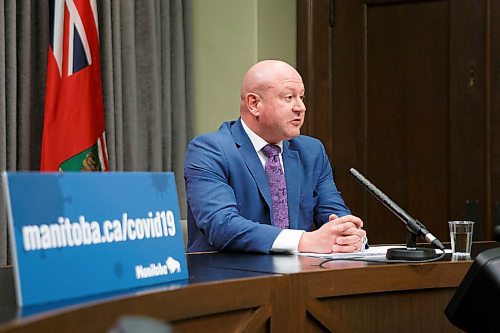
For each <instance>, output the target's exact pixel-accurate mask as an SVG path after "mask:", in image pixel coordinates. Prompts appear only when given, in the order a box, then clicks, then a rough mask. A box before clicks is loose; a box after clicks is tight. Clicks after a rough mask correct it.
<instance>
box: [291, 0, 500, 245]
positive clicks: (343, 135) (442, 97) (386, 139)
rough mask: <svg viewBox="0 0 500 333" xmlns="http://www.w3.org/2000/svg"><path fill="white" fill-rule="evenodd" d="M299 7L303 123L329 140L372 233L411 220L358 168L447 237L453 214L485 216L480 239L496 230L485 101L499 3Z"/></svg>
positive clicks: (323, 1)
mask: <svg viewBox="0 0 500 333" xmlns="http://www.w3.org/2000/svg"><path fill="white" fill-rule="evenodd" d="M297 6H298V7H297V9H298V10H297V15H298V50H297V55H298V69H299V71H300V72H301V73H302V75H303V78H304V81H305V85H306V96H307V97H306V104H307V106H308V111H307V114H306V119H307V120H306V124H305V125H304V132H305V133H306V134H309V135H312V136H315V137H318V138H320V139H321V140H322V141H323V142H324V143H325V147H326V149H327V152H328V154H329V156H330V160H331V162H332V164H333V166H334V171H335V180H336V182H337V185H338V187H339V188H340V190H341V191H342V193H343V196H344V198H345V200H346V202H347V203H348V206H349V207H350V208H351V210H352V211H353V213H354V214H355V215H358V216H360V217H361V218H362V219H363V220H364V221H365V224H366V229H367V232H368V234H369V239H370V240H371V242H373V243H402V242H405V236H406V229H405V228H404V225H403V224H401V222H400V221H399V220H398V219H397V218H396V217H395V216H394V215H393V214H391V213H390V212H389V211H388V210H387V209H386V208H385V207H384V206H383V205H382V204H381V203H380V202H378V201H377V200H376V199H375V198H374V197H373V196H371V195H370V194H368V193H367V192H366V190H365V189H364V188H363V187H362V186H361V185H360V184H358V183H357V182H356V181H355V180H354V178H353V177H352V176H351V175H350V174H349V169H350V168H351V167H354V168H356V169H357V170H358V171H360V172H361V173H362V174H364V175H365V176H366V177H367V178H368V179H369V180H371V182H372V183H374V184H375V185H376V186H378V187H379V189H381V190H382V191H383V192H384V193H385V194H386V195H388V196H389V197H390V198H391V199H393V200H394V201H395V202H396V203H397V204H398V205H399V206H401V207H402V208H403V209H404V210H406V212H408V213H409V214H410V215H411V216H413V217H415V218H417V219H419V220H420V221H421V222H422V223H423V224H425V225H426V226H427V227H428V229H429V230H430V231H431V232H432V233H433V234H434V235H436V236H437V237H438V238H440V239H441V240H442V241H449V234H448V225H447V221H448V220H452V219H473V220H475V221H477V222H478V225H477V228H476V230H475V231H476V232H475V236H476V237H475V238H476V239H491V238H492V237H493V231H492V230H493V225H492V217H491V215H492V213H491V212H492V211H493V205H494V198H493V197H494V195H493V196H492V192H494V188H495V186H496V187H497V189H498V185H495V184H492V172H493V175H496V177H497V179H498V171H496V172H494V169H492V167H494V165H495V160H494V159H495V158H496V159H498V147H497V146H498V144H496V143H495V142H493V140H494V138H495V137H497V138H498V135H497V134H496V133H495V131H494V129H495V128H496V129H498V128H499V127H498V116H497V115H495V113H494V110H493V109H494V108H495V107H493V106H491V102H488V101H493V99H492V96H495V94H489V93H488V91H489V89H490V88H491V86H489V84H490V80H489V74H488V75H487V70H491V69H490V68H489V64H490V63H491V60H490V58H489V57H488V56H487V55H488V54H489V53H488V52H489V51H490V46H491V45H490V43H493V42H491V41H492V39H489V38H491V34H490V29H489V26H488V24H489V23H488V22H489V21H492V20H491V18H490V16H491V15H492V13H494V12H495V11H496V12H498V9H497V8H496V7H495V6H491V4H490V2H487V1H486V0H442V1H430V0H429V1H423V0H422V1H415V0H412V1H406V0H336V1H334V0H298V1H297ZM490 7H491V8H490ZM492 8H493V10H492ZM497 26H498V24H497ZM488 73H490V72H488ZM496 99H497V100H498V93H497V94H496ZM496 109H497V112H498V108H496ZM494 120H496V125H495V124H493V126H492V121H494ZM488 133H489V134H488ZM495 152H496V155H495V154H493V153H495ZM492 156H493V157H494V159H493V161H492ZM495 156H496V157H495ZM496 165H497V167H498V165H499V164H498V161H496ZM497 183H498V180H497ZM497 200H498V197H497Z"/></svg>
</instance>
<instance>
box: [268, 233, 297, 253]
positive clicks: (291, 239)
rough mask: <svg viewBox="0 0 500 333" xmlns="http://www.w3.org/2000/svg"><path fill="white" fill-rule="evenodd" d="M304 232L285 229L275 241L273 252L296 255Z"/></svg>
mask: <svg viewBox="0 0 500 333" xmlns="http://www.w3.org/2000/svg"><path fill="white" fill-rule="evenodd" d="M304 232H305V231H304V230H296V229H283V231H281V232H280V233H279V234H278V237H276V239H275V240H274V243H273V246H272V248H271V252H277V253H283V252H286V253H295V252H297V250H298V248H299V242H300V238H301V237H302V234H303V233H304Z"/></svg>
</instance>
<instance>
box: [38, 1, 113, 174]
mask: <svg viewBox="0 0 500 333" xmlns="http://www.w3.org/2000/svg"><path fill="white" fill-rule="evenodd" d="M49 13H50V14H49V19H50V39H49V54H48V63H47V87H46V92H45V114H44V128H43V138H42V160H41V165H40V170H42V171H77V170H83V171H98V170H108V169H109V167H108V158H107V152H106V141H105V133H104V127H105V124H104V106H103V99H102V84H101V71H100V67H99V31H98V21H97V5H96V0H50V1H49Z"/></svg>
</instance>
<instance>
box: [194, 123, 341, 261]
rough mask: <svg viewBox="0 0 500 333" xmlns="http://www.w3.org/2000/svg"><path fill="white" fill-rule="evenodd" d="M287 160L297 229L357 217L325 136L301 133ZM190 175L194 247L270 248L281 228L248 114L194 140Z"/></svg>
mask: <svg viewBox="0 0 500 333" xmlns="http://www.w3.org/2000/svg"><path fill="white" fill-rule="evenodd" d="M283 165H284V169H285V177H286V185H287V194H288V195H287V196H288V210H289V222H290V228H291V229H302V230H306V231H311V230H313V229H314V228H317V227H319V226H321V225H322V224H323V223H325V222H326V221H328V216H329V215H330V214H333V213H335V214H337V215H338V216H343V215H347V214H350V211H349V209H348V208H347V207H346V205H345V203H344V201H343V199H342V197H341V196H340V193H339V192H338V190H337V188H336V186H335V183H334V181H333V173H332V168H331V166H330V162H329V160H328V156H327V155H326V152H325V149H324V147H323V145H322V144H321V142H320V141H319V140H317V139H314V138H312V137H308V136H303V135H301V136H299V137H297V138H294V139H292V140H289V141H284V142H283ZM184 178H185V181H186V193H187V201H188V252H195V251H213V250H223V249H226V250H237V251H252V252H261V253H269V251H270V250H271V248H272V245H273V242H274V240H275V239H276V237H277V236H278V234H279V233H280V231H281V229H279V228H278V227H274V226H273V225H272V216H273V214H272V201H271V197H270V195H269V189H268V185H267V179H266V174H265V171H264V168H263V166H262V163H261V161H260V160H259V157H258V155H257V152H256V151H255V149H254V147H253V145H252V142H251V141H250V138H249V137H248V135H247V134H246V133H245V130H244V129H243V126H242V124H241V120H240V119H238V120H237V121H232V122H226V123H223V124H222V125H221V127H220V128H219V130H218V131H217V132H213V133H208V134H204V135H202V136H199V137H197V138H195V139H194V140H193V141H192V142H191V143H190V144H189V146H188V150H187V153H186V159H185V165H184Z"/></svg>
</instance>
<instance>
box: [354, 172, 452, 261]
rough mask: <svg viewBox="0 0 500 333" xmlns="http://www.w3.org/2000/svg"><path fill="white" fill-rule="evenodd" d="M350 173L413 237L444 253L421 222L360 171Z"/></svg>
mask: <svg viewBox="0 0 500 333" xmlns="http://www.w3.org/2000/svg"><path fill="white" fill-rule="evenodd" d="M349 172H350V173H351V175H353V176H354V178H356V180H357V181H359V182H360V183H361V184H362V185H363V186H364V187H365V188H366V189H367V190H368V191H369V192H370V193H371V194H373V196H375V198H377V199H378V200H379V201H380V202H382V204H383V205H384V206H385V207H387V208H388V209H389V210H390V211H391V212H392V213H393V214H394V215H396V216H397V217H398V218H399V219H400V220H401V221H402V222H403V223H404V224H405V225H406V228H407V229H408V230H409V231H410V233H411V234H412V235H413V237H415V236H421V237H423V238H424V239H425V240H426V241H427V242H429V243H430V244H431V245H432V246H433V247H434V248H436V249H440V250H442V251H444V249H445V248H444V246H443V244H442V243H441V241H440V240H439V239H437V238H436V237H435V236H434V235H433V234H431V233H430V232H429V230H427V228H426V227H425V226H424V225H423V224H422V223H420V221H418V220H417V219H414V218H413V217H411V216H410V215H409V214H408V213H407V212H405V211H404V210H403V209H402V208H401V207H399V206H398V205H397V204H396V203H395V202H394V201H392V200H391V199H389V197H388V196H387V195H385V194H384V193H383V192H382V191H381V190H379V189H378V188H377V187H376V186H375V185H373V184H372V183H371V182H370V181H369V180H368V179H366V178H365V177H364V176H363V175H362V174H361V173H360V172H359V171H358V170H356V169H354V168H351V169H350V170H349ZM408 243H410V241H408ZM408 250H412V251H413V250H416V247H415V245H414V244H408ZM419 250H424V252H428V251H425V250H428V249H419ZM432 252H433V257H435V256H436V252H435V251H433V250H432ZM423 255H424V256H430V255H431V254H430V252H429V253H425V254H423ZM388 256H389V252H388ZM403 256H404V257H405V258H404V259H410V260H414V259H416V258H414V257H415V256H417V257H418V256H419V254H416V253H411V254H403ZM408 256H410V257H411V258H409V257H408ZM418 259H421V258H418Z"/></svg>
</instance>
